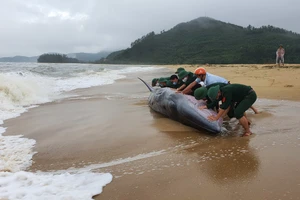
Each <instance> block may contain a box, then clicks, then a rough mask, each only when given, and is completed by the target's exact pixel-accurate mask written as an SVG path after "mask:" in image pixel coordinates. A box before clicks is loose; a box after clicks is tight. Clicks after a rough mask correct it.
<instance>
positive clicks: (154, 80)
mask: <svg viewBox="0 0 300 200" xmlns="http://www.w3.org/2000/svg"><path fill="white" fill-rule="evenodd" d="M157 81H158V78H154V79H152V86H155V85H156V82H157Z"/></svg>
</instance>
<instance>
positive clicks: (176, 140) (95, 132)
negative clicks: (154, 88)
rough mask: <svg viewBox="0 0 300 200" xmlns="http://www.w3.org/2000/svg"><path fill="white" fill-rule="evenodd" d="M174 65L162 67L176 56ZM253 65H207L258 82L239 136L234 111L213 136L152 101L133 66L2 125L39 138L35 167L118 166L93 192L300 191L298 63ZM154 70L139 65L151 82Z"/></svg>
mask: <svg viewBox="0 0 300 200" xmlns="http://www.w3.org/2000/svg"><path fill="white" fill-rule="evenodd" d="M167 67H168V68H172V69H170V70H166V71H165V72H164V73H163V74H162V76H166V75H169V74H171V72H172V71H174V70H173V69H175V68H177V67H178V66H167ZM256 67H257V68H258V69H257V70H256V71H255V70H253V69H252V68H251V67H248V66H235V67H228V66H226V67H222V68H217V67H216V66H208V67H207V70H208V71H209V72H211V73H214V74H217V75H222V76H224V77H226V78H227V79H229V80H230V81H231V82H239V83H244V84H250V83H251V84H250V85H252V86H253V88H254V89H255V90H256V91H257V93H258V95H259V98H260V99H259V100H258V101H257V102H256V104H255V105H256V107H257V108H258V109H259V110H260V111H262V113H260V114H258V115H254V114H252V113H251V111H250V112H249V114H248V116H249V118H250V119H251V120H252V122H253V123H252V127H251V128H252V130H253V132H254V133H255V134H254V135H252V136H250V137H239V134H240V133H241V131H242V130H241V128H240V127H239V126H238V125H237V121H235V120H232V121H230V122H229V123H227V124H225V126H227V127H228V129H229V134H228V135H225V136H217V137H214V136H210V135H207V134H206V133H205V132H199V131H196V130H194V129H193V128H190V127H187V126H184V125H182V124H180V123H178V122H175V121H172V120H170V119H168V118H165V117H164V116H162V115H160V114H157V113H155V112H153V111H151V110H150V108H149V107H148V105H147V96H148V95H149V92H148V91H147V88H146V87H145V86H144V85H143V84H142V83H141V82H140V81H139V80H137V79H136V78H135V77H136V75H132V76H131V77H128V78H127V79H123V80H119V81H117V83H115V84H113V85H107V86H102V87H93V88H89V89H84V90H76V91H73V92H72V93H74V94H76V95H79V96H78V97H73V98H68V99H65V100H61V101H56V102H52V103H48V104H44V105H41V106H39V107H37V108H33V109H31V110H30V111H29V112H27V113H24V114H22V115H21V116H20V117H18V118H15V119H11V120H7V121H5V123H4V126H5V127H8V128H7V131H6V133H5V135H7V134H10V135H13V134H23V135H24V136H25V137H27V138H33V139H35V140H36V142H37V144H36V147H35V151H37V152H38V153H37V154H35V155H34V157H33V162H34V163H33V165H32V167H31V168H30V169H29V170H30V171H36V170H42V171H52V170H65V169H68V168H75V171H76V168H84V167H86V168H89V169H91V170H92V171H95V172H110V173H112V175H113V176H114V178H113V181H112V182H111V183H110V184H108V185H107V186H105V187H104V189H103V192H102V193H101V194H100V195H98V196H96V197H95V199H122V200H123V199H124V200H127V199H128V200H129V199H130V200H132V199H163V200H168V199H170V200H171V199H172V200H177V199H178V200H179V199H205V200H206V199H225V200H227V199H228V200H229V199H249V200H250V199H299V198H300V190H299V189H300V169H299V164H300V158H299V155H298V154H299V153H300V151H299V150H300V132H299V130H300V128H299V125H298V124H299V122H300V120H299V117H298V113H299V112H300V103H299V102H298V101H299V99H300V93H299V89H300V83H299V82H298V80H297V78H298V75H299V73H300V69H297V68H284V69H277V68H274V69H269V68H264V67H263V66H256ZM190 69H191V71H192V69H193V67H192V68H190ZM156 76H158V74H157V73H155V72H151V74H140V77H142V78H144V79H145V80H147V81H148V82H150V81H151V79H152V77H156ZM273 79H274V81H272V80H273ZM285 85H293V87H285ZM280 92H283V93H284V94H285V95H284V96H282V95H280V94H279V93H280ZM263 98H270V99H279V100H281V99H289V100H293V102H290V101H278V100H267V99H263Z"/></svg>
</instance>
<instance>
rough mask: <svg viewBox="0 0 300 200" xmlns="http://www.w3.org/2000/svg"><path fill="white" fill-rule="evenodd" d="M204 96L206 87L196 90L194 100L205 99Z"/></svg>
mask: <svg viewBox="0 0 300 200" xmlns="http://www.w3.org/2000/svg"><path fill="white" fill-rule="evenodd" d="M206 94H207V88H206V87H201V88H198V89H196V90H195V92H194V96H195V99H197V100H200V99H204V98H205V97H206Z"/></svg>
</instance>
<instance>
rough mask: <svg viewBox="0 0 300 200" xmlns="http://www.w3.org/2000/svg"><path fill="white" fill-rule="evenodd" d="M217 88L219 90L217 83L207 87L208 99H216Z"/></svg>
mask: <svg viewBox="0 0 300 200" xmlns="http://www.w3.org/2000/svg"><path fill="white" fill-rule="evenodd" d="M219 90H220V86H219V85H216V86H214V87H211V88H209V90H208V91H207V96H208V97H209V98H210V100H212V101H213V100H215V99H216V97H217V95H218V92H219Z"/></svg>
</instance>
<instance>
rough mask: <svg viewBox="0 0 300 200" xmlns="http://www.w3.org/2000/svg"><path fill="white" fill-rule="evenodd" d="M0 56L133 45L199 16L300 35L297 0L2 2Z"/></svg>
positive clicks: (110, 49)
mask: <svg viewBox="0 0 300 200" xmlns="http://www.w3.org/2000/svg"><path fill="white" fill-rule="evenodd" d="M0 2H1V7H0V29H1V30H0V57H3V56H15V55H23V56H37V55H41V54H43V53H48V52H58V53H76V52H87V53H96V52H100V51H115V50H121V49H125V48H128V47H130V44H131V43H132V42H133V41H135V40H136V39H138V38H140V37H142V36H143V35H146V34H147V33H149V32H151V31H154V32H155V33H160V31H162V30H165V31H167V30H169V29H171V28H172V27H174V26H175V25H177V24H179V23H182V22H188V21H190V20H193V19H195V18H198V17H203V16H207V17H211V18H214V19H217V20H220V21H223V22H229V23H232V24H236V25H240V26H244V27H246V26H248V25H249V24H250V25H252V26H254V27H260V26H263V25H273V26H276V27H280V28H284V29H287V30H290V31H293V32H297V33H300V26H299V19H300V12H299V10H298V8H299V7H300V1H299V0H285V1H279V0H272V1H271V0H251V1H243V0H226V1H225V0H0Z"/></svg>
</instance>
